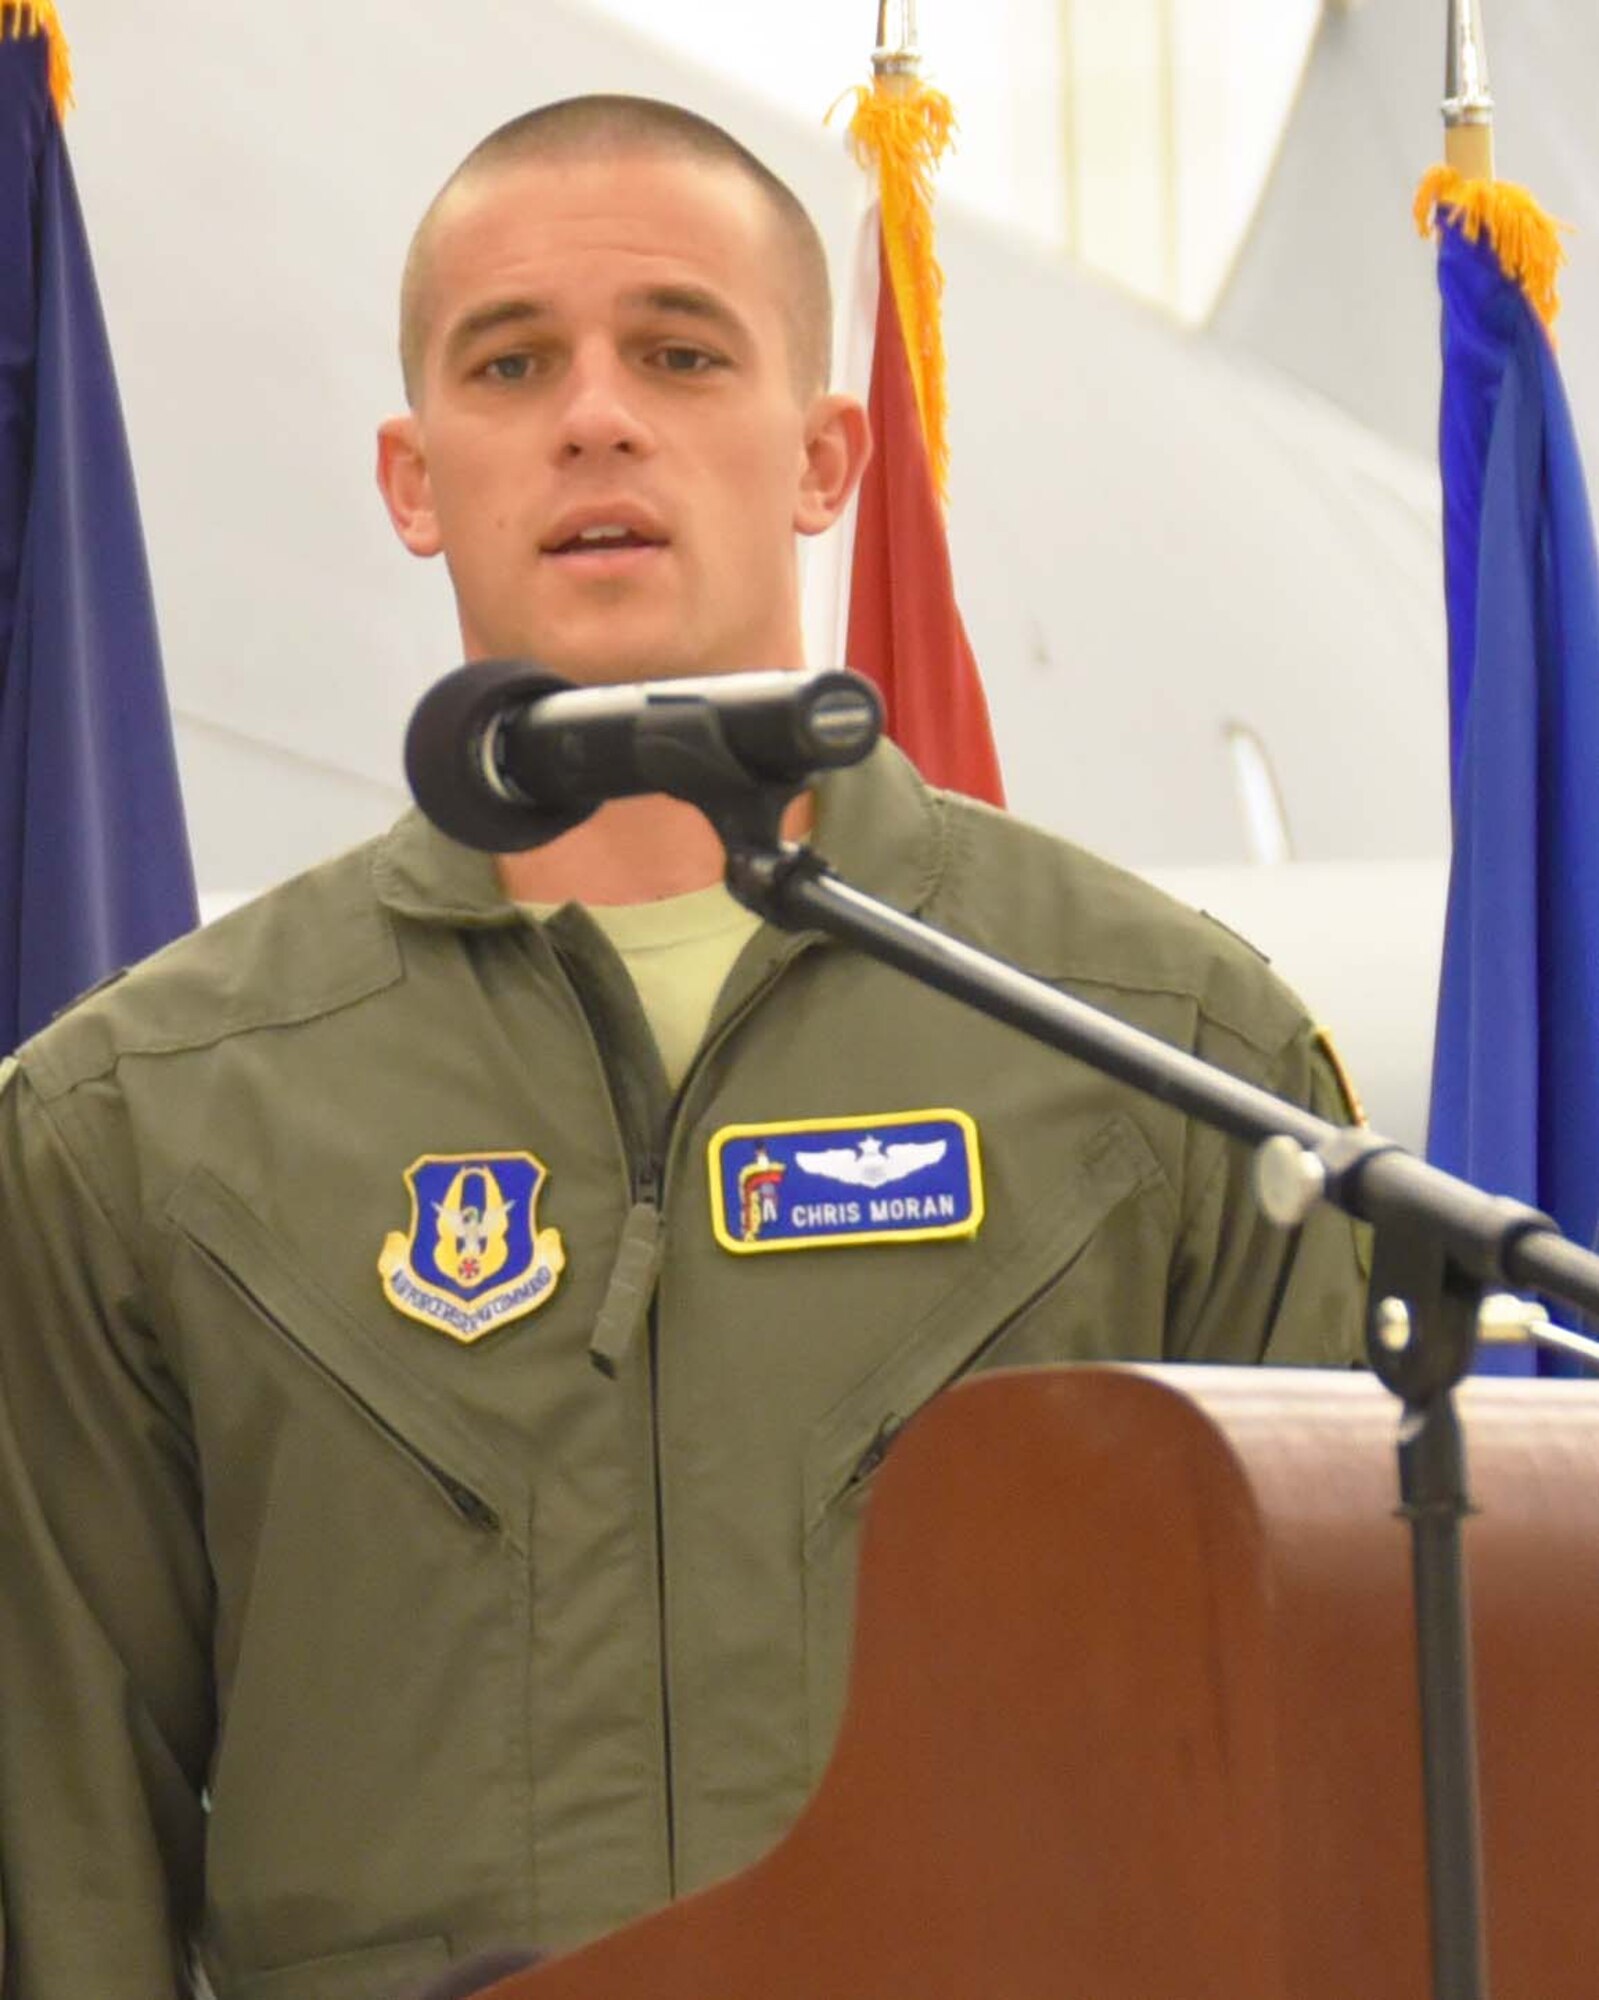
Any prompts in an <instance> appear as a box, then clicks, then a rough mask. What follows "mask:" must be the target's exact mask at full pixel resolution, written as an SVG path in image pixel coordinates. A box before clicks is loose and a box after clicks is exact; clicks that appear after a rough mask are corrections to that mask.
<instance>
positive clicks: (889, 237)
mask: <svg viewBox="0 0 1599 2000" xmlns="http://www.w3.org/2000/svg"><path fill="white" fill-rule="evenodd" d="M853 96H854V99H855V109H854V111H853V112H852V113H851V115H850V121H849V141H850V147H851V150H852V151H853V152H854V154H855V157H856V159H857V160H858V161H859V162H860V164H861V166H862V167H864V168H865V169H866V170H867V171H868V172H870V173H874V174H875V175H876V179H877V187H878V198H879V200H880V201H881V203H882V207H883V246H884V249H885V251H886V253H887V257H888V269H889V275H890V278H891V280H892V282H893V286H894V303H895V304H896V305H897V306H898V308H899V318H900V325H901V326H902V327H903V328H904V330H905V352H906V354H907V356H908V357H909V360H910V366H911V381H912V383H913V385H914V387H915V390H916V408H917V411H918V413H919V415H920V417H921V420H922V435H923V436H924V437H925V438H926V440H927V457H928V462H929V463H930V465H931V466H932V469H933V483H934V484H935V485H936V487H937V488H938V495H939V498H940V499H941V500H943V499H946V498H947V497H948V486H949V427H948V417H949V394H948V377H947V370H946V366H945V360H944V326H943V296H944V273H943V272H942V271H941V270H940V269H939V264H938V257H937V254H936V252H935V250H934V247H933V171H934V169H935V168H936V167H937V165H938V162H939V160H940V159H941V158H942V157H943V155H944V153H945V151H946V150H947V149H948V147H949V144H950V140H951V138H952V136H953V134H954V131H955V114H954V111H953V110H952V109H951V106H950V101H949V99H948V98H947V97H946V96H945V95H944V93H943V92H942V91H940V90H934V89H933V88H932V87H931V85H929V84H925V83H921V82H912V83H910V84H909V85H908V86H907V84H906V83H905V82H904V80H902V79H899V78H890V77H878V78H877V79H876V80H875V82H874V83H873V84H872V85H871V86H870V87H869V88H868V87H865V86H863V87H862V88H860V89H857V90H856V91H855V92H853Z"/></svg>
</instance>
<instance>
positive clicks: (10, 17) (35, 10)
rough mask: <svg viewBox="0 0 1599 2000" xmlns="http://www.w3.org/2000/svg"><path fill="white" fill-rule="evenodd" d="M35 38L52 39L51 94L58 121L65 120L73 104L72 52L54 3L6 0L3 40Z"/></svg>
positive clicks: (0, 22)
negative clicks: (37, 36) (36, 36)
mask: <svg viewBox="0 0 1599 2000" xmlns="http://www.w3.org/2000/svg"><path fill="white" fill-rule="evenodd" d="M34 35H45V36H48V37H49V41H50V95H51V97H52V99H53V100H54V102H55V107H56V116H57V118H63V119H64V118H65V117H66V115H67V111H68V109H69V108H70V106H71V104H72V51H71V50H70V49H69V48H68V47H67V38H66V35H65V34H64V33H63V31H62V27H61V18H60V16H59V15H58V14H57V13H56V8H55V0H3V4H0V41H12V42H20V41H21V40H23V38H24V37H27V38H30V39H31V38H32V37H33V36H34Z"/></svg>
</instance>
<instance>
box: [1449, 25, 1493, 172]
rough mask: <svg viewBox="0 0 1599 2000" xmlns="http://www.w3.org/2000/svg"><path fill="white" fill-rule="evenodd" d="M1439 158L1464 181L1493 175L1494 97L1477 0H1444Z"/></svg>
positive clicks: (1485, 40) (1486, 45)
mask: <svg viewBox="0 0 1599 2000" xmlns="http://www.w3.org/2000/svg"><path fill="white" fill-rule="evenodd" d="M1443 113H1444V135H1445V138H1444V157H1445V159H1446V160H1447V161H1448V163H1449V165H1450V166H1451V167H1453V169H1454V170H1455V172H1456V173H1457V174H1459V175H1460V176H1461V178H1462V179H1463V180H1468V181H1491V180H1492V179H1493V178H1494V100H1493V92H1492V90H1491V89H1490V88H1489V84H1488V44H1487V39H1486V37H1485V35H1484V33H1483V25H1482V8H1481V6H1480V5H1479V4H1478V0H1449V54H1448V65H1447V71H1446V81H1445V84H1444V103H1443Z"/></svg>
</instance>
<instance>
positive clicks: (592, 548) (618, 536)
mask: <svg viewBox="0 0 1599 2000" xmlns="http://www.w3.org/2000/svg"><path fill="white" fill-rule="evenodd" d="M665 546H666V542H665V537H664V536H660V535H649V534H645V533H643V532H642V531H641V530H639V529H638V528H634V527H630V526H629V525H628V524H627V523H625V522H622V521H599V522H595V523H593V524H592V525H591V526H588V527H584V528H579V529H577V530H576V531H575V532H574V533H573V534H570V535H565V536H562V537H561V538H560V539H559V540H556V541H551V542H546V543H545V545H544V553H545V554H546V555H552V556H571V557H576V558H578V559H579V560H580V561H593V560H596V559H600V560H603V559H604V558H605V557H607V556H618V555H624V554H627V553H629V552H630V551H636V550H640V549H659V548H664V547H665Z"/></svg>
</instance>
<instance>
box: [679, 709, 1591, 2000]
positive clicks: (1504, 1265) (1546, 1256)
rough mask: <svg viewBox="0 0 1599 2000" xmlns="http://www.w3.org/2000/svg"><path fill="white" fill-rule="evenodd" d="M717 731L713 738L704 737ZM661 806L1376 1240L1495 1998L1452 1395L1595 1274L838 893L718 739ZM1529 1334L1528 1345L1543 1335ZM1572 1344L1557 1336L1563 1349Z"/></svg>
mask: <svg viewBox="0 0 1599 2000" xmlns="http://www.w3.org/2000/svg"><path fill="white" fill-rule="evenodd" d="M713 729H714V725H711V724H708V730H713ZM673 762H674V765H675V766H676V768H673V769H671V770H667V769H665V768H663V769H662V770H661V772H660V774H659V776H660V783H661V789H662V790H670V791H673V792H675V793H676V794H677V796H679V797H685V798H688V799H690V800H691V801H692V802H693V803H694V804H696V805H698V806H699V807H700V809H701V810H702V811H703V812H704V813H705V814H706V816H707V818H708V819H710V821H711V823H712V825H713V826H715V828H716V830H717V832H718V833H719V834H720V836H721V838H722V841H723V844H724V846H725V847H726V849H727V878H726V879H727V886H728V889H729V890H730V891H731V893H732V894H733V896H734V897H736V898H737V900H738V901H739V902H741V903H742V904H744V905H745V907H746V908H747V909H750V910H753V911H754V912H755V913H756V915H758V916H760V917H762V918H764V919H765V920H766V921H767V922H769V923H772V924H775V925H776V926H778V927H779V928H780V929H783V930H790V931H798V930H816V931H822V932H824V933H825V934H826V935H828V936H829V937H834V938H838V939H840V940H842V941H843V942H844V943H846V944H851V945H854V946H856V947H857V948H858V949H859V950H861V951H864V952H866V953H867V954H868V955H869V956H871V957H873V958H876V959H879V960H881V961H882V963H883V964H885V965H890V966H893V967H895V968H896V969H897V970H899V971H901V972H904V973H906V974H908V975H909V976H910V977H911V978H913V979H917V980H920V981H921V982H922V983H923V984H924V985H927V986H931V987H934V988H936V989H937V990H938V991H939V992H942V993H946V994H948V995H950V996H951V997H952V998H953V999H956V1000H960V1001H963V1002H964V1003H965V1004H967V1005H968V1006H972V1007H975V1008H977V1009H978V1010H979V1011H980V1012H982V1013H984V1014H987V1015H988V1016H990V1017H991V1018H992V1019H994V1020H997V1021H1003V1022H1006V1023H1008V1024H1009V1025H1010V1026H1012V1027H1015V1028H1019V1029H1020V1030H1021V1031H1022V1032H1023V1033H1024V1034H1028V1035H1031V1036H1032V1037H1033V1038H1034V1039H1035V1040H1036V1041H1040V1042H1043V1043H1046V1044H1047V1045H1048V1046H1050V1047H1052V1048H1056V1049H1059V1050H1061V1051H1062V1052H1063V1053H1064V1054H1066V1055H1069V1056H1074V1057H1076V1058H1077V1059H1078V1060H1079V1061H1082V1062H1086V1063H1088V1064H1090V1065H1091V1066H1092V1067H1093V1068H1095V1069H1097V1070H1100V1071H1103V1072H1104V1073H1105V1074H1106V1075H1109V1076H1112V1077H1115V1078H1117V1079H1118V1080H1119V1081H1121V1082H1123V1083H1126V1084H1129V1085H1131V1086H1132V1087H1133V1088H1134V1089H1135V1090H1141V1091H1144V1092H1146V1093H1147V1094H1148V1095H1150V1096H1152V1097H1156V1098H1159V1099H1160V1100H1161V1102H1163V1103H1165V1104H1170V1105H1172V1106H1174V1107H1175V1108H1176V1109H1178V1110H1179V1111H1182V1112H1184V1113H1185V1114H1186V1115H1187V1116H1189V1117H1192V1118H1198V1119H1200V1120H1201V1121H1202V1122H1203V1123H1205V1124H1208V1125H1212V1126H1215V1127H1217V1128H1218V1129H1219V1130H1221V1131H1223V1132H1227V1133H1230V1134H1231V1135H1232V1136H1233V1137H1234V1138H1238V1139H1242V1140H1243V1141H1245V1142H1246V1143H1247V1144H1250V1145H1253V1146H1255V1147H1257V1148H1258V1149H1259V1150H1258V1154H1257V1163H1256V1189H1257V1193H1258V1195H1259V1197H1260V1200H1261V1204H1262V1207H1263V1208H1264V1210H1265V1212H1266V1213H1267V1215H1268V1216H1269V1217H1270V1218H1271V1219H1272V1220H1273V1221H1274V1222H1276V1223H1278V1224H1279V1225H1280V1226H1282V1227H1285V1228H1288V1227H1294V1226H1296V1225H1297V1224H1299V1223H1301V1222H1303V1221H1304V1219H1305V1217H1306V1216H1307V1215H1308V1214H1309V1213H1310V1211H1311V1209H1312V1208H1313V1207H1314V1206H1315V1205H1316V1203H1317V1202H1318V1201H1327V1202H1330V1203H1332V1204H1334V1205H1335V1206H1336V1207H1339V1208H1341V1209H1343V1210H1345V1211H1346V1213H1348V1214H1350V1215H1353V1216H1356V1217H1358V1218H1359V1219H1361V1220H1362V1221H1365V1222H1368V1223H1370V1224H1371V1225H1372V1226H1373V1228H1374V1230H1375V1251H1374V1262H1373V1269H1372V1283H1371V1291H1370V1301H1369V1305H1368V1313H1367V1331H1366V1347H1367V1353H1368V1355H1369V1357H1370V1361H1371V1366H1372V1369H1373V1371H1374V1372H1375V1374H1376V1375H1377V1377H1378V1379H1379V1380H1380V1381H1381V1382H1383V1384H1384V1385H1385V1386H1386V1387H1387V1388H1388V1389H1390V1390H1391V1391H1392V1392H1393V1394H1394V1395H1395V1396H1397V1397H1398V1398H1399V1400H1400V1403H1401V1405H1402V1416H1401V1419H1400V1426H1399V1446H1398V1457H1399V1487H1400V1495H1401V1512H1402V1513H1403V1515H1404V1517H1405V1518H1406V1519H1407V1520H1408V1521H1409V1523H1410V1528H1411V1546H1412V1570H1413V1579H1414V1589H1415V1602H1416V1643H1417V1673H1418V1682H1419V1689H1420V1698H1421V1736H1422V1766H1423V1788H1424V1796H1425V1810H1426V1829H1427V1875H1428V1893H1429V1907H1430V1915H1431V1940H1432V1975H1433V1996H1434V2000H1487V1993H1488V1985H1487V1970H1486V1961H1485V1952H1484V1943H1483V1920H1482V1854H1481V1836H1480V1826H1479V1813H1478V1800H1477V1758H1476V1737H1475V1725H1474V1713H1473V1702H1472V1682H1471V1638H1470V1626H1469V1621H1468V1616H1467V1604H1466V1588H1465V1577H1464V1574H1463V1569H1462V1563H1461V1536H1460V1524H1461V1522H1462V1520H1463V1519H1464V1518H1465V1516H1466V1515H1467V1514H1468V1513H1470V1512H1472V1511H1473V1509H1472V1504H1471V1499H1470V1495H1469V1492H1468V1489H1467V1483H1466V1465H1465V1450H1464V1444H1463V1440H1462V1437H1461V1430H1460V1422H1459V1418H1458V1414H1457V1412H1456V1408H1455V1403H1454V1396H1453V1392H1454V1389H1455V1388H1456V1386H1457V1385H1458V1383H1459V1382H1460V1380H1461V1379H1462V1377H1463V1376H1465V1375H1466V1374H1467V1373H1468V1372H1469V1370H1470V1368H1471V1365H1472V1360H1473V1357H1474V1355H1475V1353H1476V1347H1477V1335H1478V1323H1479V1319H1480V1317H1481V1315H1482V1312H1483V1305H1484V1300H1485V1298H1486V1297H1487V1296H1488V1294H1489V1293H1490V1292H1500V1291H1504V1290H1513V1291H1538V1292H1542V1293H1545V1294H1547V1295H1549V1296H1551V1297H1554V1298H1558V1299H1562V1300H1564V1301H1566V1302H1567V1303H1569V1304H1571V1305H1574V1306H1577V1307H1578V1308H1580V1309H1582V1310H1585V1311H1587V1312H1589V1313H1594V1314H1599V1257H1595V1256H1594V1255H1592V1254H1591V1253H1589V1252H1588V1251H1586V1250H1582V1249H1579V1248H1578V1247H1577V1246H1576V1245H1575V1244H1573V1243H1571V1242H1569V1241H1567V1239H1566V1238H1564V1237H1563V1236H1562V1235H1561V1234H1560V1232H1559V1230H1558V1229H1557V1227H1556V1226H1555V1224H1554V1223H1553V1222H1552V1221H1551V1219H1550V1218H1549V1217H1548V1216H1546V1215H1543V1214H1540V1213H1539V1212H1538V1211H1537V1210H1536V1209H1533V1208H1529V1207H1526V1206H1525V1205H1523V1204H1522V1203H1520V1202H1515V1201H1510V1200H1506V1199H1504V1198H1502V1197H1500V1196H1495V1195H1488V1194H1484V1193H1483V1192H1482V1191H1481V1190H1480V1189H1478V1188H1475V1187H1472V1186H1471V1185H1469V1183H1467V1182H1465V1181H1461V1180H1456V1179H1455V1178H1454V1177H1453V1176H1451V1175H1449V1174H1445V1173H1443V1172H1441V1171H1440V1170H1439V1169H1437V1168H1435V1167H1430V1166H1428V1165H1427V1164H1426V1163H1425V1162H1423V1161H1422V1160H1419V1159H1417V1158H1416V1157H1415V1156H1414V1155H1413V1154H1410V1153H1407V1152H1405V1151H1404V1149H1403V1148H1401V1147H1399V1146H1397V1145H1395V1144H1394V1143H1393V1142H1392V1141H1391V1140H1387V1139H1383V1138H1381V1137H1379V1136H1378V1135H1377V1134H1375V1133H1372V1132H1368V1131H1364V1130H1360V1129H1358V1128H1349V1127H1342V1126H1337V1125H1332V1124H1329V1123H1328V1122H1327V1121H1326V1120H1324V1119H1320V1118H1317V1117H1315V1116H1314V1115H1313V1114H1312V1113H1310V1112H1308V1111H1306V1110H1304V1109H1302V1108H1301V1107H1300V1106H1298V1105H1294V1104H1289V1103H1286V1102H1284V1101H1283V1100H1282V1099H1280V1098H1276V1097H1273V1096H1272V1095H1271V1094H1270V1092H1268V1091H1264V1090H1261V1089H1258V1088H1257V1087H1255V1086H1254V1085H1252V1084H1248V1083H1245V1082H1243V1081H1242V1080H1241V1079H1239V1078H1237V1077H1234V1076H1230V1075H1228V1074H1227V1073H1226V1072H1225V1071H1223V1070H1219V1069H1216V1068H1214V1067H1212V1066H1211V1065H1210V1064H1209V1063H1206V1062H1203V1061H1201V1060H1200V1059H1199V1058H1198V1057H1197V1056H1193V1055H1190V1054H1188V1053H1187V1052H1186V1051H1184V1050H1180V1049H1176V1048H1172V1047H1170V1046H1169V1045H1168V1044H1166V1043H1164V1042H1161V1041H1159V1040H1158V1039H1157V1038H1155V1037H1154V1036H1152V1035H1147V1034H1144V1033H1142V1032H1140V1031H1139V1030H1137V1029H1135V1028H1131V1027H1129V1026H1127V1025H1126V1024H1125V1023H1124V1022H1121V1021H1118V1020H1116V1019H1115V1018H1114V1017H1112V1016H1110V1015H1107V1014H1103V1013H1101V1012H1100V1011H1099V1010H1098V1009H1097V1008H1095V1007H1091V1006H1089V1005H1087V1004H1086V1003H1085V1002H1083V1001H1080V1000H1075V999H1072V998H1071V997H1070V996H1068V995H1066V994H1063V993H1060V992H1057V991H1056V989H1055V988H1054V987H1052V986H1050V985H1048V984H1047V983H1046V982H1044V981H1043V980H1039V979H1034V978H1032V977H1030V976H1029V975H1027V974H1025V973H1022V972H1019V971H1018V970H1017V969H1016V968H1015V967H1014V966H1010V965H1007V964H1005V963H1004V961H1003V960H1000V959H996V958H992V957H990V956H989V955H988V954H987V953H986V952H981V951H978V950H976V949H974V948H973V947H972V946H970V945H966V944H963V943H961V942H960V941H959V940H958V939H956V938H952V937H949V936H946V935H945V934H944V933H942V932H940V931H937V930H935V929H934V928H933V927H932V926H931V925H928V924H924V923H921V922H919V921H918V920H917V919H916V918H913V917H907V916H905V915H903V914H901V913H900V912H899V911H897V910H895V909H893V908H891V907H890V906H889V905H888V904H885V903H881V902H879V901H877V900H876V899H875V898H874V897H871V896H867V895H865V894H863V893H862V892H861V891H860V890H858V889H854V888H852V887H850V885H849V884H848V883H846V882H843V881H841V880H840V879H839V878H838V877H837V876H836V875H834V874H833V873H832V871H831V870H830V869H829V868H828V866H827V864H826V863H825V862H824V861H823V860H822V859H821V858H820V857H819V856H817V855H816V854H814V853H813V852H811V851H810V850H809V849H807V848H799V847H795V846H792V845H790V844H787V843H785V842H784V841H783V840H782V838H781V834H780V831H779V829H780V826H781V821H782V816H783V812H784V809H785V808H786V806H787V805H788V804H789V802H790V801H791V800H792V799H793V798H794V797H795V796H796V795H797V794H798V792H799V791H800V790H802V789H803V785H802V784H801V783H793V782H788V781H782V782H773V783H771V784H765V783H762V782H760V781H759V780H757V779H755V778H753V777H751V776H750V775H749V773H748V772H746V771H743V770H741V769H735V767H734V765H733V762H732V760H731V759H730V758H728V757H727V756H726V754H725V751H723V750H722V749H721V746H720V745H719V744H713V742H712V741H710V740H709V739H708V740H707V742H706V743H705V745H704V746H703V754H700V755H693V754H684V755H682V756H681V758H680V759H679V758H678V757H677V755H676V754H674V758H673ZM1526 1330H1527V1331H1528V1332H1530V1333H1534V1335H1535V1337H1536V1333H1535V1329H1534V1327H1533V1326H1532V1325H1530V1324H1529V1325H1528V1326H1527V1328H1526ZM1573 1343H1575V1344H1577V1345H1579V1346H1580V1345H1583V1343H1580V1342H1577V1341H1576V1337H1575V1336H1570V1335H1565V1336H1552V1337H1551V1344H1560V1345H1565V1346H1567V1347H1568V1348H1569V1347H1570V1346H1571V1345H1572V1344H1573Z"/></svg>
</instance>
